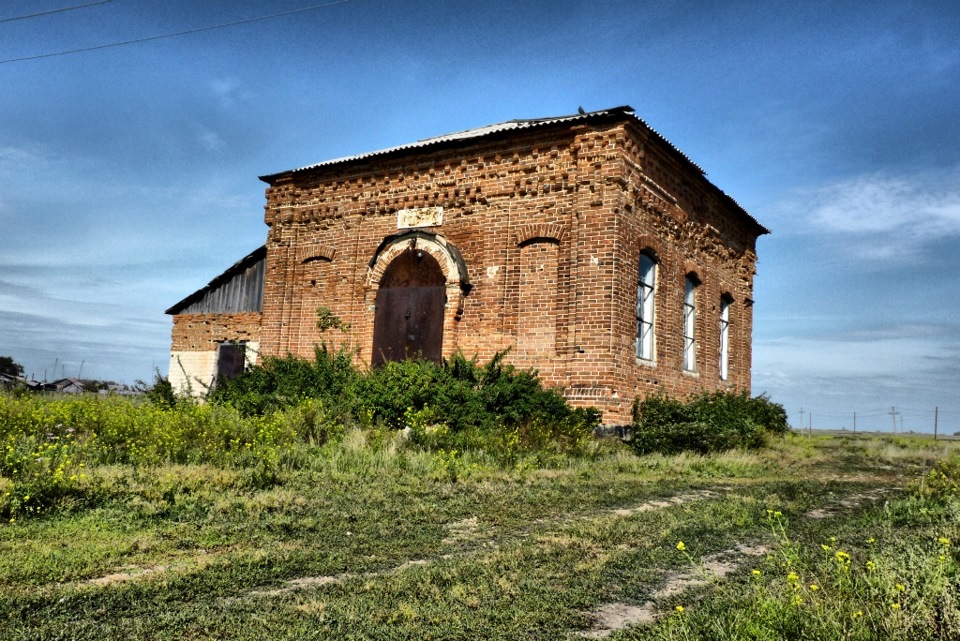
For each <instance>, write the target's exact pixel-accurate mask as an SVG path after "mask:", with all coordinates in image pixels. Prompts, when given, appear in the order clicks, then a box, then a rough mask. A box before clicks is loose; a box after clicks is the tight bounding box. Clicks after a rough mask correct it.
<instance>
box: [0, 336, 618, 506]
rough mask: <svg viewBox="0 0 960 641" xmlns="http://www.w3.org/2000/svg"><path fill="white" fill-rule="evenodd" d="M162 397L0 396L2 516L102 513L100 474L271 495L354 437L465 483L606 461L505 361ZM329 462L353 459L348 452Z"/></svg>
mask: <svg viewBox="0 0 960 641" xmlns="http://www.w3.org/2000/svg"><path fill="white" fill-rule="evenodd" d="M157 389H159V390H160V392H156V393H153V394H151V395H148V400H130V399H127V398H119V397H109V396H108V397H103V396H81V397H60V398H57V397H47V396H32V395H29V394H20V395H10V394H4V395H0V448H2V450H0V516H2V517H4V518H7V519H11V518H13V519H16V518H20V517H23V516H31V515H38V514H44V513H48V512H49V511H51V510H57V509H72V508H76V507H84V506H91V505H94V504H96V503H97V502H98V501H102V500H104V497H105V494H106V493H108V492H107V490H106V489H105V487H104V485H103V484H102V483H101V482H100V481H101V479H100V475H98V474H94V473H93V472H92V471H91V470H92V469H94V468H98V467H103V466H111V465H121V466H133V467H151V466H154V467H156V466H164V465H213V466H215V467H220V468H232V469H238V470H243V473H244V479H245V482H247V483H249V484H251V485H254V486H258V487H259V486H269V485H271V484H276V483H278V482H280V481H281V480H282V478H283V476H284V475H286V474H289V473H290V472H292V471H294V470H296V469H299V468H300V467H302V466H304V465H308V464H315V463H316V459H317V456H318V454H317V453H316V452H315V451H314V450H316V449H317V448H319V447H321V446H323V445H324V444H326V443H328V442H330V441H339V439H341V438H342V436H343V435H344V434H345V433H346V432H347V431H348V430H350V431H363V432H364V433H365V435H364V437H363V440H364V442H367V443H372V444H383V445H382V447H380V446H379V445H378V446H377V447H379V448H380V451H385V450H384V449H383V448H388V447H393V448H394V449H396V448H401V449H405V450H416V451H422V452H429V453H431V456H433V459H432V460H433V462H434V463H436V464H437V465H438V466H439V469H440V473H441V474H454V475H456V474H458V473H462V470H463V469H466V467H469V463H465V461H468V460H470V459H471V458H476V457H481V458H482V457H486V458H487V459H490V460H491V461H495V462H496V463H497V464H499V465H507V466H514V465H523V466H532V467H543V466H550V465H556V464H559V462H561V461H562V460H563V457H564V456H565V455H566V454H569V453H573V452H579V453H586V452H588V451H591V450H594V449H595V448H596V447H597V443H596V442H595V441H594V439H593V438H592V432H593V429H594V427H595V426H596V425H597V423H598V422H599V414H598V413H597V412H595V411H593V410H584V409H573V408H571V407H569V406H568V405H567V403H566V402H565V400H564V399H563V397H562V396H560V394H559V393H558V392H556V391H554V390H549V389H545V388H544V387H543V386H542V385H541V384H540V381H539V379H538V378H537V377H536V375H535V374H534V373H531V372H521V371H518V370H515V369H514V368H513V367H512V366H511V365H508V364H504V363H503V362H502V355H500V356H498V357H497V358H494V359H493V360H492V361H491V362H489V363H487V364H485V365H480V364H478V363H477V362H476V361H475V360H469V359H466V358H464V357H462V356H460V355H457V356H454V357H452V358H450V359H448V360H445V361H444V362H443V363H439V364H437V363H431V362H424V361H406V362H403V363H390V364H388V365H387V366H386V367H383V368H379V369H377V370H373V371H370V372H360V371H358V370H357V369H355V368H354V366H353V365H352V363H351V360H350V357H349V354H347V353H346V352H342V351H341V352H335V353H331V352H328V351H327V350H325V349H323V348H318V349H317V355H316V359H315V360H314V361H313V362H310V361H306V360H303V359H298V358H295V357H292V356H287V357H283V358H271V359H266V360H265V363H264V365H262V366H258V367H255V368H253V369H251V370H249V371H248V372H245V373H244V374H243V375H241V376H240V377H238V378H237V379H234V380H231V381H228V382H226V383H224V384H222V385H221V386H219V387H218V388H216V389H215V390H214V392H213V393H212V394H211V395H210V396H209V397H208V399H207V402H205V403H198V402H194V401H192V400H189V399H175V398H173V397H172V396H170V395H168V394H163V393H161V392H162V391H163V389H164V388H163V386H162V385H158V386H156V387H155V390H157ZM373 449H377V448H373ZM368 453H369V452H365V453H364V455H363V456H361V457H359V458H361V459H364V460H363V461H360V460H359V459H358V461H357V464H358V465H361V466H364V465H368V464H369V463H370V461H368V460H366V458H369V457H368V456H367V454H368ZM319 456H334V457H339V460H340V461H341V462H343V461H345V460H348V459H350V454H349V449H348V451H347V453H346V454H344V452H339V451H335V450H330V451H329V452H327V453H325V454H319Z"/></svg>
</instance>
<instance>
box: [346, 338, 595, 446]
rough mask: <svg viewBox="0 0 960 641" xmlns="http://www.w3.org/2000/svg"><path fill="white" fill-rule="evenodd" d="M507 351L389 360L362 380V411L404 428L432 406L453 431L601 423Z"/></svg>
mask: <svg viewBox="0 0 960 641" xmlns="http://www.w3.org/2000/svg"><path fill="white" fill-rule="evenodd" d="M505 355H506V352H501V353H498V354H496V355H495V356H494V357H493V358H492V359H491V360H490V362H488V363H487V364H486V365H483V366H480V365H478V364H477V360H476V358H473V359H467V358H465V357H464V356H463V355H462V354H455V355H453V356H451V357H450V358H449V359H446V360H444V361H442V362H441V363H433V362H430V361H422V360H420V361H417V360H410V361H397V362H389V363H386V364H385V365H384V366H383V367H379V368H377V369H374V370H372V371H371V372H370V373H368V374H366V375H365V376H363V377H360V378H359V379H358V380H357V387H356V391H355V393H354V398H355V403H356V411H357V414H358V415H365V416H368V417H370V419H371V420H372V421H373V422H375V423H383V424H385V425H387V426H389V427H394V428H399V427H404V426H405V425H406V423H405V417H407V416H408V413H409V412H410V411H414V412H417V411H420V410H423V409H425V408H429V409H430V411H431V412H432V414H433V416H434V417H436V421H437V422H442V423H445V424H446V425H448V426H449V427H450V429H451V430H453V431H454V432H457V431H461V430H465V429H470V428H479V429H482V430H489V429H493V428H495V427H506V428H521V427H527V426H529V425H531V424H532V423H534V422H540V423H544V424H549V425H551V426H556V428H557V429H560V428H561V426H563V425H567V426H568V427H567V428H565V429H573V430H575V431H576V430H578V429H587V430H588V431H592V429H593V428H594V427H595V426H596V425H597V424H598V423H599V414H597V413H596V412H592V413H591V412H586V411H578V410H574V409H572V408H571V407H570V406H569V405H568V404H567V402H566V400H565V399H564V398H563V396H561V395H560V394H559V393H558V392H557V391H556V390H551V389H546V388H544V387H543V385H542V384H541V383H540V379H539V378H538V377H537V375H536V373H535V372H527V371H518V370H517V369H516V368H515V367H514V366H513V365H510V364H506V363H504V362H503V358H504V356H505ZM570 426H576V427H570Z"/></svg>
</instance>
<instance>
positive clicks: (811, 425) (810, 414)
mask: <svg viewBox="0 0 960 641" xmlns="http://www.w3.org/2000/svg"><path fill="white" fill-rule="evenodd" d="M807 418H808V419H809V420H810V429H809V430H807V434H809V435H810V436H813V412H807Z"/></svg>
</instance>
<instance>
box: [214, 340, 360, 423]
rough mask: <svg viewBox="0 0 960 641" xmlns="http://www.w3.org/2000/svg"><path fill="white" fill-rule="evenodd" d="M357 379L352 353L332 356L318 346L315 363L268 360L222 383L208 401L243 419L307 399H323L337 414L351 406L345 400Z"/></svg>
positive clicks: (285, 358)
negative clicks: (233, 412)
mask: <svg viewBox="0 0 960 641" xmlns="http://www.w3.org/2000/svg"><path fill="white" fill-rule="evenodd" d="M357 376H358V372H357V370H356V368H355V367H354V365H353V352H352V351H350V350H348V349H341V350H338V351H336V352H332V353H331V352H330V351H329V350H328V349H327V348H326V347H325V346H323V347H321V346H318V347H316V348H315V349H314V359H313V361H312V362H311V361H308V360H306V359H303V358H298V357H296V356H292V355H290V354H288V355H287V356H282V357H279V356H268V357H266V358H264V359H263V363H262V364H261V365H257V366H254V367H251V368H249V369H247V370H246V371H244V372H243V373H242V374H240V375H239V376H236V377H235V378H231V379H228V380H224V381H219V382H218V383H217V385H216V387H214V389H213V390H211V392H210V394H209V395H208V397H207V399H208V400H209V401H211V402H213V403H217V404H221V405H231V406H232V407H234V408H235V409H236V410H237V411H239V412H240V414H241V415H242V416H263V415H265V414H268V413H270V412H274V411H277V410H282V409H284V408H288V407H292V406H294V405H297V404H298V403H299V402H300V401H302V400H304V399H321V400H323V401H325V402H326V406H327V409H328V411H334V410H335V409H336V408H338V407H341V406H343V405H344V403H346V402H348V399H347V398H345V396H346V395H348V394H349V393H350V391H351V389H352V387H353V384H354V381H355V379H356V378H357Z"/></svg>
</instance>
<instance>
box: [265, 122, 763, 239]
mask: <svg viewBox="0 0 960 641" xmlns="http://www.w3.org/2000/svg"><path fill="white" fill-rule="evenodd" d="M624 116H626V117H630V118H633V120H634V121H635V122H636V123H638V124H639V125H640V126H642V127H643V128H644V129H646V130H647V131H649V132H650V133H651V134H653V135H654V136H655V137H656V138H657V139H659V140H660V141H661V142H662V143H663V144H664V145H665V146H666V148H667V150H668V151H669V152H670V153H671V154H672V155H674V156H675V157H676V158H677V159H678V160H680V162H681V163H684V164H686V165H688V166H689V167H690V168H691V169H693V170H694V171H696V172H697V173H699V174H700V175H701V176H704V182H706V183H707V185H709V186H710V187H711V188H712V189H713V190H715V192H716V193H717V194H718V195H719V196H720V197H721V198H723V199H724V200H727V201H728V202H729V203H730V204H732V205H733V206H734V207H735V208H736V209H738V210H739V211H740V212H742V213H743V214H744V215H745V216H746V217H747V218H748V219H749V220H750V221H751V222H753V223H754V224H755V225H757V227H759V228H760V229H761V230H762V232H761V233H766V234H769V233H770V230H769V229H767V228H766V227H764V226H763V225H761V224H760V223H759V222H758V221H757V220H756V219H755V218H754V217H753V216H751V215H750V214H749V213H748V212H747V211H746V210H745V209H744V208H743V207H742V206H740V203H738V202H737V201H736V200H735V199H734V198H733V197H731V196H730V195H729V194H727V193H726V192H724V191H723V190H722V189H720V188H719V187H717V186H716V185H714V184H713V183H712V182H710V181H709V180H707V179H706V178H705V176H706V172H705V171H704V170H703V169H702V168H701V167H700V166H699V165H698V164H697V163H695V162H693V161H692V160H691V159H690V158H689V157H688V156H687V155H686V154H685V153H683V152H682V151H680V150H679V149H678V148H677V147H676V146H675V145H674V144H673V143H671V142H670V141H669V140H667V139H666V138H665V137H664V136H663V135H662V134H661V133H660V132H658V131H657V130H656V129H654V128H653V127H651V126H650V125H648V124H647V123H646V122H645V121H644V120H643V119H642V118H640V117H638V116H637V115H636V113H635V112H634V109H633V107H631V106H629V105H623V106H621V107H613V108H611V109H601V110H599V111H588V112H584V113H577V114H573V115H569V116H556V117H550V118H531V119H520V120H508V121H506V122H501V123H497V124H493V125H486V126H483V127H477V128H475V129H467V130H465V131H458V132H456V133H452V134H444V135H442V136H435V137H433V138H424V139H423V140H418V141H416V142H412V143H407V144H405V145H399V146H397V147H388V148H387V149H380V150H378V151H369V152H366V153H362V154H356V155H353V156H343V157H341V158H333V159H331V160H325V161H323V162H319V163H316V164H313V165H307V166H305V167H299V168H297V169H292V170H288V171H281V172H278V173H275V174H268V175H265V176H260V180H263V181H264V182H267V183H270V182H271V181H272V180H273V179H274V178H277V177H279V176H283V175H286V174H291V173H293V174H295V173H299V172H303V171H309V170H311V169H318V168H322V167H331V166H335V165H342V164H348V163H352V162H357V161H361V160H366V159H368V158H374V157H377V156H387V155H391V154H399V153H403V152H406V151H413V150H419V149H426V148H429V147H434V146H440V145H444V144H450V143H457V142H462V141H470V140H476V139H479V138H484V137H486V136H492V135H495V134H500V133H504V132H509V131H519V130H523V129H533V128H536V127H547V126H551V125H557V124H565V123H575V122H584V123H586V122H590V121H596V120H609V119H610V118H616V117H624Z"/></svg>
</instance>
